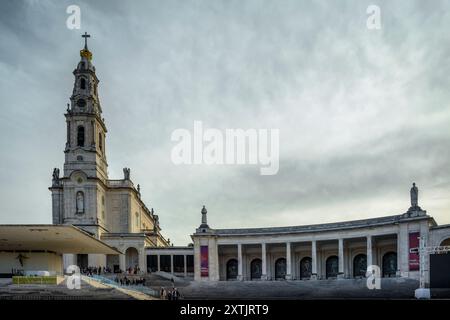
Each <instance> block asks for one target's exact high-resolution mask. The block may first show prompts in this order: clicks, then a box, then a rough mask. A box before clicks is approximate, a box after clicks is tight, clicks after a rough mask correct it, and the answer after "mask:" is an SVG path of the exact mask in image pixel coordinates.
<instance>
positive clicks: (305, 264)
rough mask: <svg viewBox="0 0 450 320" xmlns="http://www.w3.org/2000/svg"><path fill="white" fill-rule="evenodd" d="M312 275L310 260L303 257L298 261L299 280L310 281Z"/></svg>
mask: <svg viewBox="0 0 450 320" xmlns="http://www.w3.org/2000/svg"><path fill="white" fill-rule="evenodd" d="M311 274H312V259H311V258H310V257H304V258H303V259H302V260H300V279H310V278H311Z"/></svg>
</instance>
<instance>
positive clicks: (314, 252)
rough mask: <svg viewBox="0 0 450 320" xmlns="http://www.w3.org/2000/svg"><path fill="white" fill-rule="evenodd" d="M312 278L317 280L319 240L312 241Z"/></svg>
mask: <svg viewBox="0 0 450 320" xmlns="http://www.w3.org/2000/svg"><path fill="white" fill-rule="evenodd" d="M311 264H312V266H311V280H317V242H316V240H313V241H312V243H311Z"/></svg>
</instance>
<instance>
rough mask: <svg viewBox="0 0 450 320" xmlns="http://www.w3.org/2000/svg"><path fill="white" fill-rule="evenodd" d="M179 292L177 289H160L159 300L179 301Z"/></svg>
mask: <svg viewBox="0 0 450 320" xmlns="http://www.w3.org/2000/svg"><path fill="white" fill-rule="evenodd" d="M180 296H181V294H180V292H179V291H178V289H177V288H173V289H172V290H166V289H165V288H164V287H161V290H160V292H159V297H160V298H161V300H178V299H180Z"/></svg>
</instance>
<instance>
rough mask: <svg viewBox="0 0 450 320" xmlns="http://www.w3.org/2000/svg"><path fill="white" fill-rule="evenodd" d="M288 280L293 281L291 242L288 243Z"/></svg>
mask: <svg viewBox="0 0 450 320" xmlns="http://www.w3.org/2000/svg"><path fill="white" fill-rule="evenodd" d="M286 280H292V259H291V243H290V242H286Z"/></svg>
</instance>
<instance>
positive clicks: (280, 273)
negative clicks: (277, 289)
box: [275, 258, 286, 280]
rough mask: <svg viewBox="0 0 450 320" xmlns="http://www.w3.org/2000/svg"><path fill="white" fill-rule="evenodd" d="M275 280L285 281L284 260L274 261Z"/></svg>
mask: <svg viewBox="0 0 450 320" xmlns="http://www.w3.org/2000/svg"><path fill="white" fill-rule="evenodd" d="M275 279H276V280H281V279H286V259H285V258H280V259H278V260H277V261H275Z"/></svg>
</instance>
